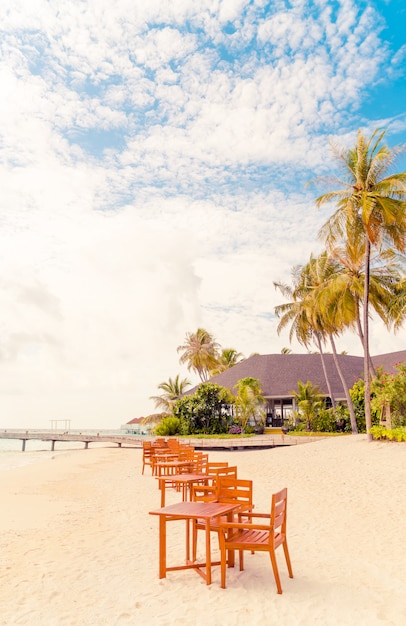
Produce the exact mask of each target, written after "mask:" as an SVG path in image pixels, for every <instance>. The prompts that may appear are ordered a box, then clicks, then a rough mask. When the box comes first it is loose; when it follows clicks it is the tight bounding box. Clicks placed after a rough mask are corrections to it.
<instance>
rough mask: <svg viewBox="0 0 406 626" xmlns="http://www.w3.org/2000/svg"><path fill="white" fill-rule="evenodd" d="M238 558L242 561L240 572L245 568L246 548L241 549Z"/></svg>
mask: <svg viewBox="0 0 406 626" xmlns="http://www.w3.org/2000/svg"><path fill="white" fill-rule="evenodd" d="M238 558H239V561H240V572H242V571H243V570H244V550H239V552H238Z"/></svg>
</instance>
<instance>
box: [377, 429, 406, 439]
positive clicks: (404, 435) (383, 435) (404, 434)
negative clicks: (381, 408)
mask: <svg viewBox="0 0 406 626" xmlns="http://www.w3.org/2000/svg"><path fill="white" fill-rule="evenodd" d="M370 433H371V435H372V437H373V438H374V439H380V440H385V439H386V440H389V441H406V428H392V429H390V428H386V427H385V426H372V428H371V430H370Z"/></svg>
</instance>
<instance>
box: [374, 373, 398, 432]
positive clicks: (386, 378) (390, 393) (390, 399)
mask: <svg viewBox="0 0 406 626" xmlns="http://www.w3.org/2000/svg"><path fill="white" fill-rule="evenodd" d="M397 370H398V373H397V374H388V373H387V372H384V371H383V369H379V370H378V371H377V377H376V378H375V379H373V381H372V382H371V392H372V394H373V398H372V400H371V409H372V410H374V411H375V413H376V414H378V415H382V416H384V415H385V409H386V407H388V408H389V410H390V420H391V427H392V428H398V427H400V426H406V364H405V363H399V364H398V365H397Z"/></svg>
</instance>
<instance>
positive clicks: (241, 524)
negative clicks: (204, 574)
mask: <svg viewBox="0 0 406 626" xmlns="http://www.w3.org/2000/svg"><path fill="white" fill-rule="evenodd" d="M287 495H288V491H287V489H286V488H285V489H282V490H281V491H279V492H278V493H274V494H273V495H272V504H271V513H270V515H269V514H266V513H250V512H247V511H244V512H242V514H241V515H239V518H240V520H239V521H238V522H235V521H234V522H227V521H224V520H221V522H220V533H219V537H220V552H221V587H222V588H223V589H225V588H226V565H227V550H238V552H239V561H240V571H242V570H243V569H244V560H243V559H244V557H243V555H244V550H250V551H251V552H260V551H261V552H269V556H270V558H271V564H272V569H273V574H274V577H275V582H276V587H277V592H278V593H282V587H281V581H280V578H279V571H278V565H277V562H276V555H275V550H276V548H278V547H279V546H282V547H283V551H284V553H285V559H286V564H287V566H288V572H289V578H293V572H292V565H291V562H290V556H289V551H288V544H287V539H286V508H287ZM256 518H258V519H259V520H263V522H262V523H261V521H260V522H259V523H253V521H252V520H253V519H256ZM265 520H268V522H267V523H266V522H265Z"/></svg>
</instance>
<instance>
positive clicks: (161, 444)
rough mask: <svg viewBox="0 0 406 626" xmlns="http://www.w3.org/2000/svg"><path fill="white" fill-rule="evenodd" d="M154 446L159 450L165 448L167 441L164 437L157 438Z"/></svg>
mask: <svg viewBox="0 0 406 626" xmlns="http://www.w3.org/2000/svg"><path fill="white" fill-rule="evenodd" d="M153 445H154V446H156V447H157V448H159V447H162V448H165V446H166V441H165V439H164V437H157V438H156V439H155V441H154V444H153Z"/></svg>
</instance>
